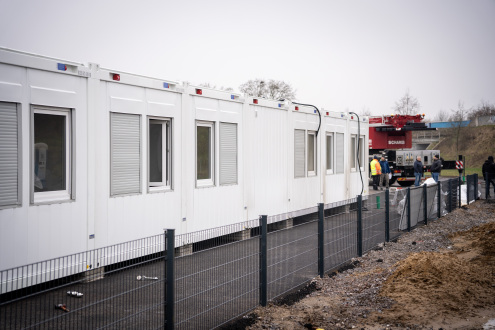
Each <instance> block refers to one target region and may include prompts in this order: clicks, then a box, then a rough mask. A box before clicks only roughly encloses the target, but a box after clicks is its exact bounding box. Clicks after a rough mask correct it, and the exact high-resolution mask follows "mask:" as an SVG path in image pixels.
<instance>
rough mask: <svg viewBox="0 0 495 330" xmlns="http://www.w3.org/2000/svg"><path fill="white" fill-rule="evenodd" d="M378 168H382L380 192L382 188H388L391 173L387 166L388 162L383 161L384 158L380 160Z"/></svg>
mask: <svg viewBox="0 0 495 330" xmlns="http://www.w3.org/2000/svg"><path fill="white" fill-rule="evenodd" d="M380 167H381V168H382V174H381V176H380V186H381V187H380V190H383V187H387V188H388V183H389V179H390V178H389V175H390V173H392V172H391V171H390V166H388V160H386V159H385V157H384V156H382V158H381V159H380Z"/></svg>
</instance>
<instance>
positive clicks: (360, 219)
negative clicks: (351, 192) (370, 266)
mask: <svg viewBox="0 0 495 330" xmlns="http://www.w3.org/2000/svg"><path fill="white" fill-rule="evenodd" d="M362 207H363V196H362V195H358V196H357V253H358V257H362V256H363V213H362Z"/></svg>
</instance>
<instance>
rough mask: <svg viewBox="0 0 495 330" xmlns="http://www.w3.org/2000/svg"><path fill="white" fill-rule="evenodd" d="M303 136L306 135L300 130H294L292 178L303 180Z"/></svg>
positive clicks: (304, 144) (304, 157) (304, 171)
mask: <svg viewBox="0 0 495 330" xmlns="http://www.w3.org/2000/svg"><path fill="white" fill-rule="evenodd" d="M305 136H306V133H305V131H304V130H302V129H296V130H294V177H296V178H303V177H305V174H306V169H305V166H304V165H305V160H306V155H305V154H306V152H305V146H306V143H305Z"/></svg>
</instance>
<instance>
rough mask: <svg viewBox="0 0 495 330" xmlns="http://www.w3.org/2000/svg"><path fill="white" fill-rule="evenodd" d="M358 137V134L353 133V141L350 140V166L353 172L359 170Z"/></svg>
mask: <svg viewBox="0 0 495 330" xmlns="http://www.w3.org/2000/svg"><path fill="white" fill-rule="evenodd" d="M357 141H358V139H357V134H351V141H350V142H349V147H350V148H349V149H350V151H349V154H350V156H349V161H350V164H349V168H350V169H351V172H356V170H357V156H356V151H357V147H358V142H357Z"/></svg>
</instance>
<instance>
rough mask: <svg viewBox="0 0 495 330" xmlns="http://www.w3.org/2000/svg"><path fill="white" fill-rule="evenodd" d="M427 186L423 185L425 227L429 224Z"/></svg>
mask: <svg viewBox="0 0 495 330" xmlns="http://www.w3.org/2000/svg"><path fill="white" fill-rule="evenodd" d="M426 189H427V188H426V184H423V201H424V202H423V216H424V222H425V225H427V224H428V198H427V197H428V191H427V190H426Z"/></svg>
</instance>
